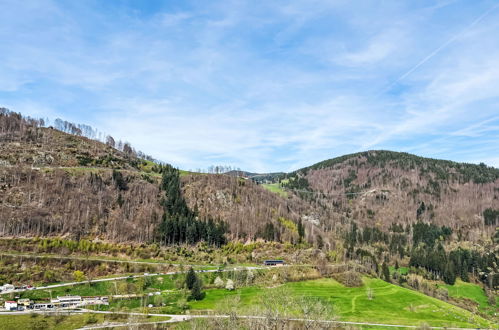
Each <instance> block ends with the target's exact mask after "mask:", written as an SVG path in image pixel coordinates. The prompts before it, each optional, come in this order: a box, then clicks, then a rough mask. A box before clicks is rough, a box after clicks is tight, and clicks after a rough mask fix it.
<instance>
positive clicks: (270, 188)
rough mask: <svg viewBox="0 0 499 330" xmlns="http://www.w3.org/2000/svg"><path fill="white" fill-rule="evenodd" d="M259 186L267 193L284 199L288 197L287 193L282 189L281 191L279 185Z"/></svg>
mask: <svg viewBox="0 0 499 330" xmlns="http://www.w3.org/2000/svg"><path fill="white" fill-rule="evenodd" d="M261 186H262V187H263V188H265V189H267V190H268V191H271V192H273V193H275V194H278V195H279V196H281V197H284V198H286V197H288V193H287V192H286V191H285V190H284V189H282V187H281V186H280V185H279V183H262V185H261Z"/></svg>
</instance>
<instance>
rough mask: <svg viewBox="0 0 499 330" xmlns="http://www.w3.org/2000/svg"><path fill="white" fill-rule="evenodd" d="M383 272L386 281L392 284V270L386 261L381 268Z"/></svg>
mask: <svg viewBox="0 0 499 330" xmlns="http://www.w3.org/2000/svg"><path fill="white" fill-rule="evenodd" d="M381 270H382V272H383V277H384V279H385V281H387V282H390V269H389V268H388V265H387V264H386V261H385V262H383V265H382V266H381Z"/></svg>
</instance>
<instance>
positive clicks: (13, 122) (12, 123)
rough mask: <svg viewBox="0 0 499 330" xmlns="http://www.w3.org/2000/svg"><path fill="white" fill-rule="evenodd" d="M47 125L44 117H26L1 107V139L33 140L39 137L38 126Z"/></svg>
mask: <svg viewBox="0 0 499 330" xmlns="http://www.w3.org/2000/svg"><path fill="white" fill-rule="evenodd" d="M44 125H45V121H44V120H43V119H35V118H31V117H24V116H22V115H21V114H20V113H17V112H13V111H10V110H9V109H6V108H0V140H2V141H33V140H35V139H36V138H37V130H36V129H37V128H38V127H42V126H44Z"/></svg>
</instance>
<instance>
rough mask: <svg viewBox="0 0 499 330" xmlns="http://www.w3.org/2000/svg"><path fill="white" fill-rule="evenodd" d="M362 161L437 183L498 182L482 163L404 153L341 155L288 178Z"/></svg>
mask: <svg viewBox="0 0 499 330" xmlns="http://www.w3.org/2000/svg"><path fill="white" fill-rule="evenodd" d="M364 159H365V161H366V162H367V163H368V164H370V165H373V166H376V167H379V168H385V167H387V165H392V166H395V167H398V168H401V169H404V170H414V169H419V170H420V172H421V174H426V173H428V174H432V175H433V176H434V177H435V179H436V180H441V181H456V182H459V183H466V182H470V181H473V182H474V183H489V182H494V181H495V180H497V179H499V169H497V168H494V167H489V166H487V165H485V164H484V163H480V164H479V165H476V164H467V163H457V162H453V161H449V160H441V159H433V158H425V157H420V156H416V155H412V154H409V153H405V152H394V151H388V150H371V151H364V152H359V153H355V154H350V155H344V156H341V157H336V158H332V159H328V160H325V161H322V162H320V163H317V164H314V165H312V166H309V167H306V168H303V169H300V170H298V171H296V172H293V173H292V174H294V175H296V174H298V173H301V174H304V175H306V174H307V173H308V171H310V170H317V169H322V168H331V167H334V166H335V165H338V164H341V163H344V162H348V163H349V165H352V166H356V167H358V166H360V165H361V164H362V163H363V160H364Z"/></svg>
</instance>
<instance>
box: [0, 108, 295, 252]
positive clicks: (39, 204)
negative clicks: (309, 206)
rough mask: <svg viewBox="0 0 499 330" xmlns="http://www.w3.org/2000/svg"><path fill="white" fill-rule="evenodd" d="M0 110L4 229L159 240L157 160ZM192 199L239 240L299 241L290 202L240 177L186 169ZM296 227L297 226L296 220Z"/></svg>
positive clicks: (0, 219)
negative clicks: (269, 233)
mask: <svg viewBox="0 0 499 330" xmlns="http://www.w3.org/2000/svg"><path fill="white" fill-rule="evenodd" d="M42 124H43V123H42V122H40V121H38V120H34V119H30V118H24V117H22V116H21V115H20V114H17V113H14V112H10V111H8V110H6V109H2V111H0V235H2V236H26V237H29V236H59V235H64V236H68V237H71V238H77V239H79V238H82V237H85V238H90V239H95V238H99V239H104V240H110V241H115V242H126V241H131V242H132V241H133V242H140V243H142V242H153V241H155V239H156V236H157V235H158V228H159V226H160V224H161V222H162V216H163V213H164V210H163V206H162V200H163V198H164V192H162V191H161V189H160V181H161V174H160V173H159V167H160V166H159V165H156V164H154V163H152V162H150V161H146V160H143V159H140V158H137V157H136V156H135V154H134V153H133V152H131V150H130V152H123V151H120V150H117V149H115V148H113V147H111V146H109V145H106V144H104V143H101V142H99V141H96V140H92V139H88V138H86V137H83V136H77V135H74V134H68V133H64V132H61V131H59V130H57V129H53V128H47V127H43V126H42ZM181 180H182V186H183V191H184V195H185V198H186V200H187V203H188V204H189V205H190V206H191V208H192V209H195V208H196V207H197V208H198V209H199V215H200V217H209V218H212V219H216V220H218V221H224V222H226V223H227V224H228V227H229V236H230V237H231V238H233V239H254V238H256V237H258V236H259V235H260V236H262V235H263V232H264V229H265V227H266V226H268V225H269V224H271V225H272V226H273V227H274V230H273V231H272V234H273V237H272V239H276V240H281V239H282V240H296V239H297V237H298V234H297V232H296V228H295V227H296V225H295V222H296V221H297V220H298V219H299V218H300V216H299V213H300V212H301V211H302V210H301V209H300V205H301V204H300V200H298V201H297V203H296V205H297V206H292V205H291V204H292V203H289V202H288V201H287V200H284V199H282V198H280V197H278V196H275V195H273V194H271V193H269V192H267V191H266V190H264V189H263V188H261V187H260V186H258V185H256V184H253V183H251V182H249V181H245V180H242V179H240V178H238V177H233V176H227V175H214V174H203V175H198V174H189V173H187V174H185V173H184V175H182V178H181ZM293 226H294V227H293Z"/></svg>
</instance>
